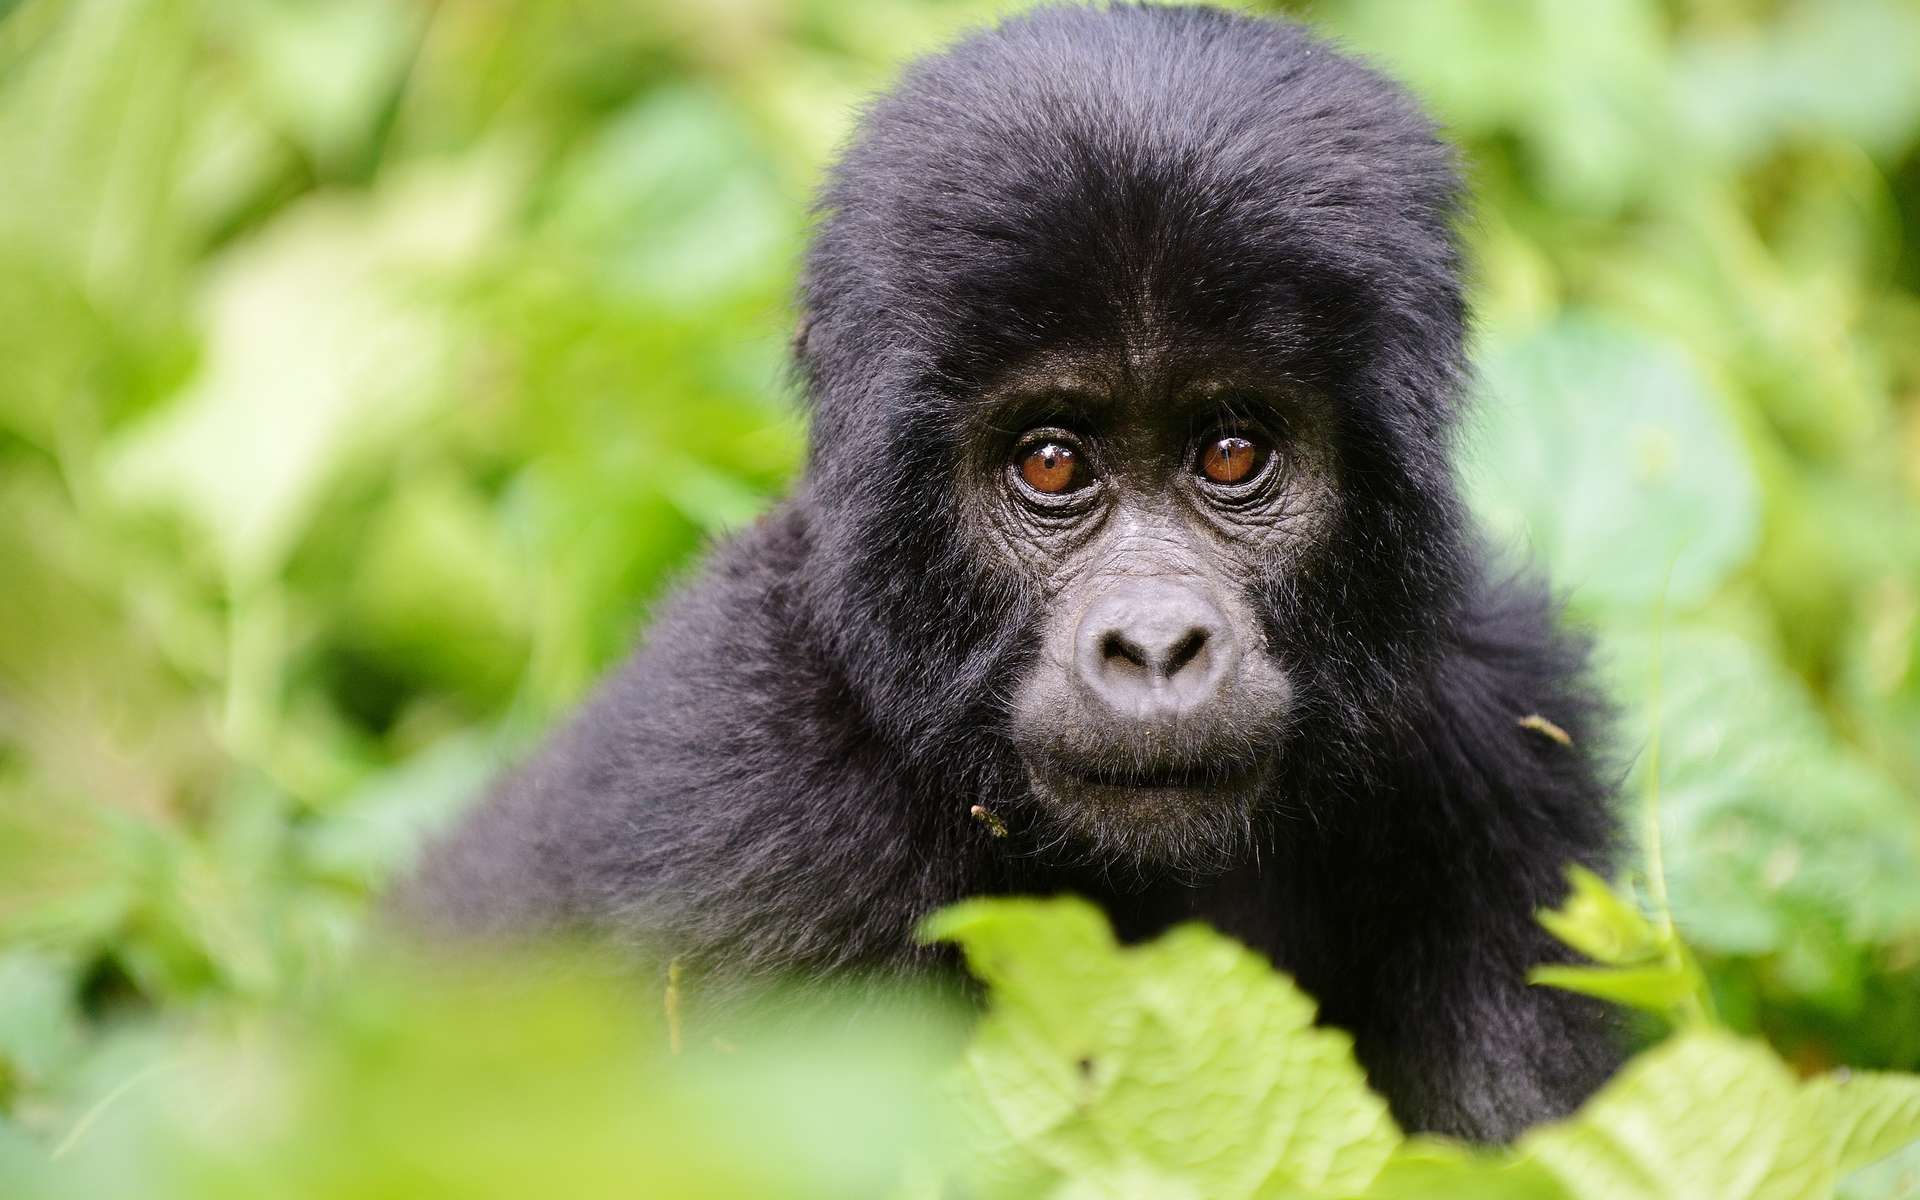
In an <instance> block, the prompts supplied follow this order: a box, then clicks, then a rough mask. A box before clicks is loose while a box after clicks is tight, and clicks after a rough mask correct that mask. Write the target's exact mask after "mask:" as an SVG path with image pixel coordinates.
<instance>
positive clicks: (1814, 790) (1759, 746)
mask: <svg viewBox="0 0 1920 1200" xmlns="http://www.w3.org/2000/svg"><path fill="white" fill-rule="evenodd" d="M1605 649H1606V651H1607V652H1606V654H1605V656H1604V657H1605V660H1606V662H1607V664H1608V666H1609V668H1610V670H1611V671H1612V673H1613V677H1614V679H1615V680H1616V688H1615V692H1616V694H1617V695H1619V696H1621V697H1622V698H1623V699H1624V700H1626V701H1628V702H1632V703H1635V704H1636V706H1637V707H1638V709H1639V711H1640V714H1641V715H1640V717H1639V719H1638V720H1637V721H1636V722H1634V723H1633V724H1632V725H1630V727H1629V733H1628V737H1629V745H1630V746H1632V747H1633V748H1635V749H1638V750H1641V751H1643V752H1644V753H1643V755H1642V757H1641V760H1640V765H1639V769H1638V772H1637V774H1636V776H1635V779H1634V780H1633V782H1632V784H1631V785H1630V788H1629V790H1630V792H1631V793H1632V794H1635V795H1644V794H1645V791H1646V789H1647V788H1648V787H1649V786H1650V785H1651V780H1650V775H1651V773H1652V770H1653V766H1654V764H1653V758H1654V753H1653V751H1654V749H1655V748H1656V733H1655V728H1654V725H1655V721H1656V720H1657V725H1658V733H1657V751H1658V786H1659V804H1660V809H1661V817H1662V821H1661V831H1662V835H1663V838H1664V842H1665V847H1664V849H1665V860H1666V864H1667V872H1668V874H1669V876H1670V879H1671V884H1672V892H1673V902H1674V908H1675V912H1676V915H1677V916H1678V918H1679V920H1680V924H1681V928H1682V929H1683V930H1684V931H1685V932H1686V933H1687V935H1688V936H1689V938H1691V939H1692V940H1694V941H1696V942H1697V943H1698V944H1699V945H1701V946H1702V947H1703V948H1707V949H1712V950H1718V951H1721V952H1726V953H1740V954H1763V953H1783V954H1785V955H1786V956H1787V957H1786V960H1785V963H1786V969H1789V970H1791V969H1792V967H1793V964H1795V963H1799V964H1804V965H1803V966H1802V968H1801V969H1802V970H1803V972H1806V973H1807V974H1806V976H1805V978H1803V979H1800V980H1799V986H1800V987H1801V988H1802V989H1803V990H1806V991H1821V990H1827V989H1831V988H1834V987H1845V986H1848V985H1849V984H1850V976H1849V975H1847V974H1846V973H1845V972H1841V973H1840V974H1839V975H1838V976H1837V977H1830V975H1831V973H1830V972H1829V971H1826V970H1822V969H1820V964H1822V963H1825V962H1828V961H1829V960H1830V959H1831V955H1829V954H1823V953H1822V950H1823V948H1834V949H1839V948H1844V947H1845V946H1847V945H1849V944H1859V943H1872V942H1880V941H1886V940H1890V939H1893V938H1896V937H1902V936H1909V937H1910V936H1913V935H1915V934H1916V933H1920V829H1916V827H1915V824H1914V822H1913V819H1912V806H1911V802H1910V800H1909V799H1908V798H1907V797H1906V796H1905V795H1904V794H1903V793H1902V792H1901V791H1900V789H1899V788H1898V787H1896V786H1895V785H1894V783H1893V782H1892V781H1891V780H1889V779H1888V778H1886V776H1884V775H1883V774H1881V773H1879V772H1878V771H1876V770H1874V769H1873V768H1872V767H1871V766H1870V765H1868V764H1866V763H1864V762H1862V761H1860V760H1859V759H1858V758H1857V757H1855V756H1854V755H1852V754H1851V753H1850V752H1848V751H1847V750H1845V749H1844V748H1843V747H1842V746H1841V745H1840V744H1839V743H1838V742H1837V741H1836V739H1835V738H1834V737H1833V736H1832V734H1831V733H1830V732H1829V731H1828V729H1827V727H1826V724H1825V722H1824V720H1823V719H1822V718H1821V716H1820V714H1819V713H1818V712H1817V711H1816V710H1815V708H1814V707H1813V704H1812V702H1811V700H1810V699H1809V698H1808V696H1807V694H1806V691H1805V688H1804V686H1803V685H1801V684H1800V683H1799V682H1798V681H1797V680H1795V679H1794V678H1793V677H1792V676H1791V675H1790V674H1788V673H1787V672H1786V671H1785V670H1784V669H1783V668H1781V667H1780V666H1779V665H1778V664H1777V663H1776V662H1774V661H1773V660H1772V659H1770V658H1769V657H1768V656H1767V655H1766V654H1764V653H1763V652H1762V651H1761V650H1760V649H1759V648H1757V647H1755V646H1753V645H1752V644H1750V643H1748V642H1746V641H1744V640H1742V639H1741V638H1739V637H1737V636H1734V635H1732V634H1727V633H1721V632H1715V631H1709V630H1705V629H1697V628H1691V627H1680V628H1675V629H1672V630H1669V631H1668V632H1667V633H1666V634H1665V635H1664V636H1656V635H1638V636H1617V637H1615V638H1613V639H1611V640H1610V641H1609V642H1608V643H1607V644H1606V647H1605ZM1656 683H1657V691H1656V690H1655V686H1656ZM1656 712H1657V717H1654V716H1653V715H1652V714H1655V713H1656ZM1790 981H1791V979H1790Z"/></svg>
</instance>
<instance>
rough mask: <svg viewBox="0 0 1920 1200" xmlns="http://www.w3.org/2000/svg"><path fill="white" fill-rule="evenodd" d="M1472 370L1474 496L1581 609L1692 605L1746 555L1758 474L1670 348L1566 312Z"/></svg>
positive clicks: (1703, 387)
mask: <svg viewBox="0 0 1920 1200" xmlns="http://www.w3.org/2000/svg"><path fill="white" fill-rule="evenodd" d="M1481 373H1482V377H1483V380H1484V387H1483V389H1482V391H1483V393H1484V395H1483V399H1482V401H1481V411H1480V418H1479V422H1478V423H1477V424H1476V426H1475V427H1474V429H1473V431H1472V434H1471V436H1470V439H1469V441H1468V444H1467V450H1468V453H1469V469H1468V477H1469V481H1470V483H1471V485H1472V494H1473V497H1474V499H1475V501H1476V503H1477V506H1478V508H1479V510H1480V511H1481V513H1482V514H1483V515H1484V516H1485V517H1486V518H1487V519H1488V520H1489V521H1490V522H1491V524H1492V525H1493V527H1494V529H1495V531H1496V533H1498V534H1500V535H1501V536H1502V537H1503V538H1505V539H1506V540H1509V541H1517V542H1519V543H1521V544H1523V545H1526V544H1530V545H1531V548H1532V549H1533V550H1535V551H1536V552H1537V553H1538V554H1539V555H1540V556H1541V557H1542V558H1544V559H1545V561H1546V563H1547V565H1548V566H1549V567H1550V568H1551V571H1552V576H1553V579H1554V581H1555V583H1556V584H1559V585H1561V586H1564V587H1568V588H1571V589H1573V596H1574V599H1575V601H1576V602H1577V603H1579V604H1581V605H1584V606H1590V607H1595V608H1604V609H1621V608H1628V609H1633V608H1642V609H1644V608H1648V607H1651V606H1653V605H1655V604H1656V603H1657V602H1659V601H1660V600H1661V599H1662V597H1665V598H1666V599H1667V600H1668V601H1669V602H1670V603H1672V604H1675V605H1687V604H1692V603H1694V602H1697V601H1699V600H1701V599H1704V598H1705V597H1706V596H1707V595H1708V594H1710V593H1711V592H1712V591H1713V590H1714V588H1715V587H1717V586H1718V585H1719V584H1720V582H1721V581H1722V580H1723V579H1725V578H1726V576H1727V575H1728V573H1729V572H1731V571H1733V570H1734V569H1735V568H1737V567H1739V566H1740V565H1741V564H1742V563H1744V562H1745V561H1746V560H1747V559H1748V557H1749V556H1750V555H1751V554H1752V552H1753V548H1754V544H1755V540H1756V537H1757V534H1758V519H1759V502H1758V496H1757V494H1756V491H1755V485H1754V479H1753V472H1752V468H1751V467H1750V465H1749V464H1748V461H1747V457H1746V452H1745V450H1744V449H1743V448H1742V447H1741V444H1740V441H1739V438H1738V437H1737V436H1736V434H1735V431H1734V430H1733V428H1732V426H1731V424H1730V423H1729V422H1728V421H1727V419H1726V417H1725V415H1724V414H1723V413H1722V412H1721V408H1720V400H1719V398H1718V397H1717V396H1715V395H1714V394H1713V392H1712V391H1711V389H1709V388H1708V386H1707V384H1706V381H1705V380H1704V379H1703V378H1702V377H1701V376H1700V375H1699V374H1698V373H1697V372H1695V371H1694V370H1693V369H1692V368H1691V367H1690V366H1689V365H1688V364H1687V362H1686V360H1685V359H1684V358H1682V357H1681V356H1680V355H1679V354H1678V353H1677V352H1676V351H1674V350H1672V349H1671V348H1669V347H1667V346H1665V345H1663V344H1661V343H1659V342H1657V341H1654V340H1652V339H1650V338H1648V337H1645V336H1643V335H1640V334H1636V333H1633V332H1631V331H1629V330H1625V329H1621V328H1615V327H1612V326H1608V325H1603V324H1600V323H1597V322H1594V321H1592V320H1588V319H1584V318H1567V319H1563V320H1561V321H1560V322H1558V323H1557V324H1554V325H1552V326H1549V327H1547V328H1545V329H1543V330H1540V331H1538V332H1536V333H1533V334H1531V335H1528V336H1525V337H1521V338H1519V339H1517V340H1508V341H1504V342H1500V343H1497V344H1495V345H1494V346H1492V347H1491V348H1490V349H1489V350H1488V351H1487V352H1486V353H1485V354H1484V355H1483V356H1482V359H1481Z"/></svg>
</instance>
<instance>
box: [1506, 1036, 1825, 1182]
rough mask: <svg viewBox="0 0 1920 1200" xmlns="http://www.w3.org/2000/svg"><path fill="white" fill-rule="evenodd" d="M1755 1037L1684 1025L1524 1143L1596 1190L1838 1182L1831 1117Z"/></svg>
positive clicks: (1524, 1148) (1542, 1160)
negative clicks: (1806, 1100) (1805, 1098)
mask: <svg viewBox="0 0 1920 1200" xmlns="http://www.w3.org/2000/svg"><path fill="white" fill-rule="evenodd" d="M1808 1109H1809V1106H1807V1105H1805V1104H1803V1103H1802V1102H1801V1094H1800V1091H1799V1089H1798V1088H1797V1086H1796V1084H1795V1082H1794V1079H1793V1076H1792V1075H1791V1074H1790V1073H1789V1072H1788V1071H1787V1069H1786V1067H1785V1066H1783V1065H1781V1063H1780V1061H1779V1060H1778V1059H1776V1058H1774V1057H1773V1055H1772V1054H1770V1053H1769V1052H1768V1051H1767V1050H1766V1048H1765V1047H1764V1046H1761V1045H1759V1044H1758V1043H1753V1042H1745V1041H1741V1040H1740V1039H1738V1038H1735V1037H1733V1036H1732V1035H1730V1034H1725V1033H1719V1032H1709V1031H1699V1032H1694V1033H1688V1034H1683V1035H1680V1036H1678V1037H1675V1038H1673V1039H1672V1040H1670V1041H1668V1042H1666V1043H1665V1044H1663V1045H1661V1046H1659V1047H1657V1048H1656V1049H1654V1050H1652V1051H1650V1052H1648V1053H1647V1054H1644V1055H1642V1056H1641V1057H1640V1058H1638V1059H1635V1060H1634V1061H1633V1062H1632V1063H1629V1064H1628V1065H1627V1067H1626V1068H1625V1069H1624V1070H1622V1071H1621V1073H1620V1074H1619V1076H1618V1077H1617V1078H1615V1079H1614V1081H1613V1082H1612V1083H1610V1084H1609V1085H1607V1087H1606V1088H1605V1090H1603V1091H1602V1092H1601V1093H1600V1095H1598V1096H1596V1097H1595V1098H1594V1099H1593V1100H1592V1101H1591V1102H1589V1103H1588V1105H1587V1106H1586V1107H1585V1108H1583V1109H1582V1110H1581V1111H1580V1112H1579V1114H1578V1115H1577V1116H1575V1117H1574V1118H1573V1119H1572V1120H1570V1121H1567V1122H1565V1123H1563V1124H1560V1125H1555V1126H1551V1127H1549V1128H1546V1129H1543V1130H1539V1131H1537V1132H1535V1133H1533V1134H1530V1135H1528V1136H1527V1137H1526V1138H1525V1139H1523V1140H1522V1141H1521V1143H1520V1146H1519V1151H1520V1153H1521V1154H1522V1155H1523V1156H1525V1157H1528V1158H1531V1159H1532V1160H1534V1161H1535V1162H1538V1163H1539V1164H1540V1165H1541V1166H1543V1167H1544V1168H1546V1169H1547V1170H1548V1171H1549V1172H1551V1173H1552V1174H1553V1175H1555V1176H1556V1177H1558V1179H1559V1181H1560V1183H1561V1185H1562V1186H1563V1187H1565V1189H1566V1190H1567V1192H1568V1194H1569V1195H1571V1196H1575V1197H1592V1198H1594V1200H1703V1198H1706V1197H1711V1198H1713V1200H1735V1198H1750V1200H1801V1198H1803V1197H1820V1196H1826V1195H1829V1194H1830V1193H1831V1190H1832V1188H1833V1184H1834V1175H1835V1161H1836V1160H1835V1138H1834V1135H1833V1130H1832V1127H1831V1126H1830V1125H1829V1124H1827V1122H1826V1121H1825V1120H1822V1119H1818V1115H1819V1112H1820V1111H1824V1109H1820V1110H1818V1111H1815V1112H1810V1111H1808Z"/></svg>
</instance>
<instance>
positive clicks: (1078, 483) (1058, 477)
mask: <svg viewBox="0 0 1920 1200" xmlns="http://www.w3.org/2000/svg"><path fill="white" fill-rule="evenodd" d="M1019 467H1020V479H1021V482H1023V483H1025V484H1026V485H1027V486H1028V487H1030V488H1032V489H1033V490H1034V491H1036V492H1039V493H1040V494H1041V495H1043V496H1061V495H1065V494H1066V493H1068V492H1077V491H1079V490H1080V489H1081V488H1083V487H1085V486H1087V484H1088V482H1090V481H1089V479H1088V477H1087V470H1086V467H1085V465H1084V464H1083V463H1082V461H1081V457H1080V453H1079V452H1078V451H1077V450H1075V449H1074V448H1073V447H1072V446H1070V445H1068V444H1067V443H1066V442H1064V441H1060V440H1057V439H1053V438H1048V439H1047V440H1045V441H1040V442H1030V443H1028V444H1027V446H1026V447H1024V448H1023V449H1022V450H1021V451H1020V454H1019Z"/></svg>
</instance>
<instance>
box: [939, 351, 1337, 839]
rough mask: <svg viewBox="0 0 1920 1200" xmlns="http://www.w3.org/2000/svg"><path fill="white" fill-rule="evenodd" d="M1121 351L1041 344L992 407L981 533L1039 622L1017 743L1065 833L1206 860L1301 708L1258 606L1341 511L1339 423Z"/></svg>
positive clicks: (978, 466)
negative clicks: (1046, 351)
mask: <svg viewBox="0 0 1920 1200" xmlns="http://www.w3.org/2000/svg"><path fill="white" fill-rule="evenodd" d="M1118 350H1119V351H1120V352H1119V353H1109V354H1099V353H1055V354H1050V355H1043V356H1040V359H1039V361H1037V362H1034V363H1032V364H1029V365H1027V366H1026V367H1024V368H1022V369H1018V370H1015V371H1013V372H1010V373H1009V375H1008V376H1007V377H1006V378H1005V379H1004V380H1002V381H1000V382H999V383H998V384H997V385H996V386H994V387H993V388H992V389H991V390H990V392H989V394H988V395H987V396H986V397H984V398H983V399H984V403H983V404H982V405H981V406H980V419H979V428H978V429H977V430H976V432H975V436H974V442H975V451H974V454H973V456H972V457H973V459H974V467H973V470H972V472H971V474H972V479H973V487H972V491H973V495H972V498H971V499H972V504H971V506H970V507H971V508H972V510H973V511H974V512H975V513H976V514H977V515H978V517H979V520H978V529H977V531H976V536H977V537H978V538H980V539H982V540H984V541H985V542H986V543H987V546H986V548H985V553H986V555H987V556H988V557H990V558H991V559H993V560H994V561H996V562H1001V563H1009V564H1012V565H1013V569H1014V571H1015V572H1016V573H1017V574H1018V576H1019V577H1020V579H1021V580H1022V582H1023V583H1024V585H1025V590H1027V591H1028V593H1029V594H1030V595H1031V596H1033V597H1034V601H1035V605H1036V607H1037V609H1038V611H1039V614H1040V615H1039V618H1038V620H1037V623H1036V624H1035V625H1034V626H1033V627H1032V632H1031V638H1032V644H1031V645H1029V646H1027V647H1025V648H1024V650H1025V654H1024V655H1023V656H1022V657H1023V660H1024V661H1023V665H1022V667H1021V668H1020V669H1019V670H1018V672H1017V674H1016V679H1015V682H1014V685H1013V687H1012V695H1011V697H1010V702H1009V704H1008V706H1007V707H1008V715H1007V733H1008V736H1009V738H1010V740H1011V741H1012V743H1013V744H1014V746H1015V747H1016V749H1017V750H1018V753H1019V756H1020V759H1021V762H1022V764H1023V765H1024V767H1025V769H1026V774H1027V777H1028V782H1029V784H1030V786H1031V789H1032V793H1033V796H1034V799H1035V800H1036V801H1037V803H1038V806H1039V807H1040V808H1041V809H1042V810H1044V812H1045V813H1046V814H1047V815H1048V816H1050V817H1051V818H1052V819H1053V821H1054V822H1055V823H1056V824H1057V825H1058V826H1059V827H1060V832H1061V833H1062V834H1063V835H1066V836H1067V837H1069V838H1071V840H1072V841H1073V842H1075V843H1077V844H1079V845H1082V846H1085V845H1091V846H1093V847H1094V848H1095V849H1096V850H1098V851H1100V852H1101V854H1102V857H1105V858H1109V859H1113V858H1117V859H1120V860H1122V861H1131V862H1134V863H1138V864H1142V865H1145V864H1153V865H1159V866H1171V867H1175V868H1187V869H1195V870H1207V869H1214V868H1218V867H1220V866H1224V865H1226V864H1227V863H1229V862H1230V861H1232V860H1233V859H1234V858H1235V857H1237V856H1238V853H1239V852H1240V851H1242V850H1244V848H1245V845H1246V842H1247V838H1248V836H1249V834H1250V831H1251V827H1252V818H1253V814H1254V813H1255V811H1256V808H1257V801H1258V798H1259V796H1260V794H1261V792H1262V790H1263V784H1265V782H1266V781H1267V779H1268V777H1269V775H1270V774H1271V772H1272V769H1273V766H1274V762H1275V758H1276V756H1277V755H1278V754H1279V753H1280V752H1281V751H1282V749H1283V745H1284V742H1285V736H1286V731H1287V729H1288V727H1289V724H1290V717H1291V716H1292V715H1293V712H1294V709H1295V706H1296V702H1297V695H1296V690H1297V689H1296V686H1295V684H1294V682H1293V681H1292V680H1291V679H1290V678H1289V673H1288V669H1287V666H1286V663H1285V655H1284V651H1283V647H1284V642H1285V631H1284V630H1278V629H1275V628H1273V621H1272V620H1271V618H1270V614H1268V613H1267V612H1265V611H1264V610H1265V609H1266V607H1267V606H1265V605H1263V604H1262V603H1261V601H1260V597H1261V596H1262V595H1268V594H1271V593H1272V591H1273V590H1274V586H1275V583H1276V581H1284V580H1285V579H1286V578H1287V577H1289V576H1292V575H1296V574H1298V573H1299V572H1301V571H1303V570H1306V569H1308V567H1309V565H1310V563H1311V561H1312V559H1313V558H1314V556H1315V552H1316V550H1317V549H1319V548H1320V547H1322V546H1323V545H1324V544H1325V543H1326V541H1327V539H1328V535H1329V531H1330V528H1331V527H1332V525H1333V523H1334V521H1335V519H1336V516H1337V505H1336V495H1337V493H1336V490H1335V472H1334V462H1333V460H1334V455H1333V452H1332V446H1331V442H1330V436H1329V430H1328V424H1329V422H1328V419H1327V413H1326V411H1325V406H1324V405H1323V404H1322V403H1321V402H1320V401H1319V400H1318V399H1317V398H1316V397H1315V396H1314V395H1313V394H1312V393H1311V392H1310V391H1308V390H1307V389H1305V388H1304V387H1297V386H1292V385H1290V384H1289V383H1288V382H1287V381H1286V380H1285V378H1284V377H1276V376H1274V375H1273V374H1264V375H1263V374H1260V373H1257V372H1254V371H1252V370H1234V369H1223V366H1222V364H1221V363H1219V362H1218V361H1215V362H1186V361H1182V360H1181V359H1179V358H1178V357H1176V356H1172V355H1168V354H1153V353H1129V352H1127V350H1128V348H1127V347H1119V348H1118Z"/></svg>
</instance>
